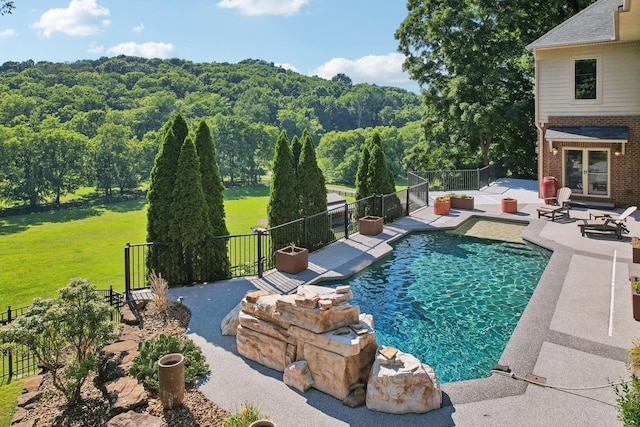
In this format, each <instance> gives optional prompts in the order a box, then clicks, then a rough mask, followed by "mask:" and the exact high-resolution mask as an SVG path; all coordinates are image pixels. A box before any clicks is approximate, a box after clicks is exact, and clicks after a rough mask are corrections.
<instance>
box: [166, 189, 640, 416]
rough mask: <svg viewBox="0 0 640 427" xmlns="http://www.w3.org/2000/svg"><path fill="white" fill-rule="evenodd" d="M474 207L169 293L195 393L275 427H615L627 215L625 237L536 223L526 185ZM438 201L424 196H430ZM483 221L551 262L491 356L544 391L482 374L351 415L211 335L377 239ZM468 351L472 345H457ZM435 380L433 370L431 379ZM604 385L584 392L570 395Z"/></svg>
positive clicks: (358, 255) (364, 252) (638, 231)
mask: <svg viewBox="0 0 640 427" xmlns="http://www.w3.org/2000/svg"><path fill="white" fill-rule="evenodd" d="M467 194H472V195H474V197H476V200H475V205H476V206H475V210H473V211H457V210H452V211H451V214H450V215H448V216H442V217H441V216H437V215H434V214H433V208H432V207H426V208H423V209H421V210H419V211H416V212H414V213H412V215H411V216H410V217H405V218H402V219H400V220H398V221H396V222H394V223H392V224H387V225H386V226H385V228H384V232H383V233H382V234H381V235H378V236H364V235H360V234H355V235H352V236H350V238H349V239H348V240H341V241H339V242H336V243H334V244H332V245H330V246H328V247H326V248H324V249H322V250H320V251H317V252H314V253H313V254H311V256H310V259H309V269H308V270H306V271H305V272H303V273H301V274H300V275H297V276H291V275H288V274H283V273H279V272H277V271H270V272H268V273H267V274H265V276H264V277H263V278H262V279H258V278H255V277H254V278H246V279H232V280H227V281H222V282H216V283H214V284H208V285H201V286H193V287H185V288H172V289H171V290H170V295H171V297H172V298H174V299H175V298H177V297H178V296H183V297H184V301H183V302H184V304H185V305H187V306H188V307H189V308H190V309H191V311H192V318H191V323H190V325H189V331H188V335H189V337H190V338H192V339H193V340H194V341H195V342H196V343H197V344H198V345H199V346H200V347H201V348H202V349H203V352H204V353H205V355H206V357H207V360H208V363H209V365H210V368H211V375H210V376H209V378H208V379H206V380H205V381H203V382H202V384H200V385H199V387H200V389H201V391H202V392H203V393H204V394H205V395H206V396H207V397H209V398H210V399H211V400H212V401H214V402H216V403H217V404H218V405H220V406H221V407H223V408H225V409H227V410H229V411H235V410H237V409H239V407H240V405H241V404H242V403H243V402H251V403H253V404H255V405H258V406H259V407H260V409H261V411H262V413H264V414H268V415H269V417H270V418H271V419H272V420H273V421H274V422H275V423H276V424H277V425H278V426H279V427H288V426H296V427H298V426H323V427H324V426H348V425H350V426H374V425H392V426H396V425H397V426H419V425H429V426H452V425H459V426H512V425H517V426H550V425H556V426H560V425H562V426H574V425H576V426H619V425H621V423H620V422H619V421H618V420H617V418H616V417H617V406H616V403H615V394H614V391H613V389H612V387H610V386H608V384H609V383H611V382H617V381H619V380H620V379H628V378H629V376H630V373H629V371H628V369H627V366H626V361H627V356H626V348H628V347H630V346H631V343H632V341H633V340H635V339H640V322H636V321H634V320H633V317H632V314H631V298H630V295H629V294H630V289H629V271H630V263H631V246H630V243H629V242H630V237H629V236H640V221H638V219H640V216H638V215H640V214H637V213H636V217H634V218H629V219H628V221H627V226H628V228H629V230H630V233H629V235H627V236H625V237H623V239H622V240H617V239H616V238H615V236H596V235H590V236H588V237H582V236H581V235H580V231H579V228H578V227H577V226H576V223H575V222H576V219H580V218H587V217H588V214H587V211H586V209H573V210H571V217H572V218H571V219H569V220H565V221H560V222H551V221H550V220H546V219H538V218H537V214H536V207H537V206H539V205H541V204H542V200H540V199H539V198H538V195H537V183H535V182H532V181H521V180H500V181H499V182H498V183H497V184H495V185H492V186H491V187H488V188H486V189H483V190H482V191H479V192H467ZM437 195H438V194H437V193H436V194H431V196H432V197H435V196H437ZM505 195H509V196H511V197H515V198H517V199H518V202H519V203H518V213H516V214H504V213H502V212H501V209H500V200H501V198H502V197H503V196H505ZM472 216H476V217H493V218H502V219H509V220H519V221H525V222H528V226H527V227H526V229H525V232H524V234H523V236H524V237H525V239H527V240H529V241H531V242H533V243H535V244H537V245H539V246H542V247H545V248H548V249H551V250H553V255H552V257H551V259H550V262H549V264H548V266H547V269H546V270H545V272H544V274H543V276H542V278H541V279H540V282H539V284H538V286H537V288H536V290H535V292H534V294H533V296H532V298H531V300H530V302H529V304H528V306H527V309H526V310H525V312H524V313H523V315H522V317H521V319H520V321H519V323H518V326H517V327H516V329H515V331H514V333H513V335H512V337H511V339H510V341H509V343H508V344H507V347H506V348H505V350H504V352H503V354H502V357H501V358H500V360H499V361H496V363H500V364H502V365H508V366H509V367H510V368H511V370H512V371H513V372H514V373H515V374H517V375H520V376H525V375H527V374H529V373H532V374H534V375H536V376H539V377H543V378H545V379H546V383H547V384H549V385H553V386H562V387H568V388H571V389H568V390H559V389H554V388H546V387H540V386H537V385H533V384H528V383H526V382H523V381H520V380H517V379H513V378H509V377H505V376H502V375H497V374H493V375H490V373H489V372H487V378H483V379H478V380H471V381H463V382H458V383H448V384H443V385H442V390H443V397H444V404H443V407H442V408H441V409H439V410H437V411H432V412H429V413H426V414H406V415H391V414H385V413H379V412H373V411H369V410H368V409H366V407H360V408H355V409H351V408H348V407H346V406H343V405H342V403H341V402H340V401H338V400H336V399H334V398H333V397H331V396H329V395H326V394H324V393H322V392H320V391H317V390H315V389H311V390H309V391H307V392H306V393H301V392H298V391H297V390H295V389H292V388H289V387H288V386H286V385H285V384H284V383H283V382H282V373H281V372H278V371H274V370H272V369H269V368H266V367H264V366H262V365H259V364H257V363H255V362H253V361H250V360H247V359H244V358H242V357H240V356H239V355H238V353H237V351H236V345H235V337H231V336H222V335H221V333H220V323H221V321H222V319H223V318H224V316H225V315H226V314H227V313H228V312H229V311H230V310H231V309H232V308H233V307H234V306H235V305H236V304H237V303H238V302H239V301H240V299H241V298H242V297H243V296H244V295H245V294H246V292H248V291H250V290H255V289H256V288H259V289H265V290H268V291H270V292H280V293H287V292H291V291H293V290H294V289H295V288H296V287H297V286H298V285H300V284H302V283H313V282H316V281H318V280H322V279H323V278H331V279H335V278H338V277H341V276H348V275H350V274H352V273H354V272H355V271H358V270H360V269H361V268H363V267H364V266H367V265H369V264H370V263H372V262H373V261H375V260H376V259H377V258H379V257H381V256H383V255H385V254H387V253H388V252H389V251H390V250H391V248H390V246H389V242H391V241H393V240H394V239H397V238H399V237H401V236H403V235H404V234H406V233H408V232H410V231H416V230H437V229H446V228H455V227H457V226H458V225H460V224H461V223H463V222H464V221H465V220H467V219H468V218H470V217H472ZM468 345H470V346H471V345H473V343H468ZM436 374H437V372H436ZM594 386H605V387H604V388H595V389H590V390H579V389H584V388H588V387H594Z"/></svg>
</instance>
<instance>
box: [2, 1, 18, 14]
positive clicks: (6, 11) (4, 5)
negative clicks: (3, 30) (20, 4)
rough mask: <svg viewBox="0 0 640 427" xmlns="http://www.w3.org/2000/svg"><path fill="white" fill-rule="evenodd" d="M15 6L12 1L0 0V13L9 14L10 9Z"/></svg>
mask: <svg viewBox="0 0 640 427" xmlns="http://www.w3.org/2000/svg"><path fill="white" fill-rule="evenodd" d="M14 8H15V6H14V5H13V2H12V1H7V0H2V1H0V15H6V14H11V11H12V10H13V9H14Z"/></svg>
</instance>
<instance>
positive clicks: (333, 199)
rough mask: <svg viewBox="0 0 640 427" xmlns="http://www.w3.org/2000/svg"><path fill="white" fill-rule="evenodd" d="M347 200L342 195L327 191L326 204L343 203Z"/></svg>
mask: <svg viewBox="0 0 640 427" xmlns="http://www.w3.org/2000/svg"><path fill="white" fill-rule="evenodd" d="M346 201H347V200H346V199H345V198H344V197H342V196H341V195H339V194H336V193H327V204H328V205H334V204H338V203H340V204H343V203H345V202H346Z"/></svg>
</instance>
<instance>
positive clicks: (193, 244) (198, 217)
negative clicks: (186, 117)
mask: <svg viewBox="0 0 640 427" xmlns="http://www.w3.org/2000/svg"><path fill="white" fill-rule="evenodd" d="M172 197H173V202H172V203H171V210H172V212H173V215H172V218H171V223H170V225H169V237H170V238H171V240H174V241H177V242H180V244H181V246H182V265H184V267H185V271H184V273H185V277H184V279H185V281H186V283H192V282H193V281H195V280H202V277H198V275H197V274H195V273H198V272H199V271H201V270H202V268H201V266H202V264H203V262H204V260H202V259H201V257H200V253H199V250H198V249H199V248H200V247H201V246H202V245H203V244H204V242H205V240H206V238H207V237H209V236H211V233H212V229H211V222H210V221H209V212H208V210H209V208H208V206H207V201H206V198H205V194H204V190H203V189H202V177H201V175H200V160H199V159H198V154H197V153H196V146H195V144H194V143H193V141H192V140H191V138H190V137H189V136H187V137H186V138H185V140H184V143H183V144H182V149H181V150H180V158H179V160H178V175H177V178H176V183H175V186H174V188H173V196H172Z"/></svg>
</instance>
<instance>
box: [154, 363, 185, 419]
mask: <svg viewBox="0 0 640 427" xmlns="http://www.w3.org/2000/svg"><path fill="white" fill-rule="evenodd" d="M158 394H159V395H160V403H162V407H163V408H165V409H171V408H175V407H176V406H178V405H181V404H182V401H183V400H184V356H183V355H182V354H179V353H172V354H167V355H166V356H162V357H161V358H160V360H158Z"/></svg>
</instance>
